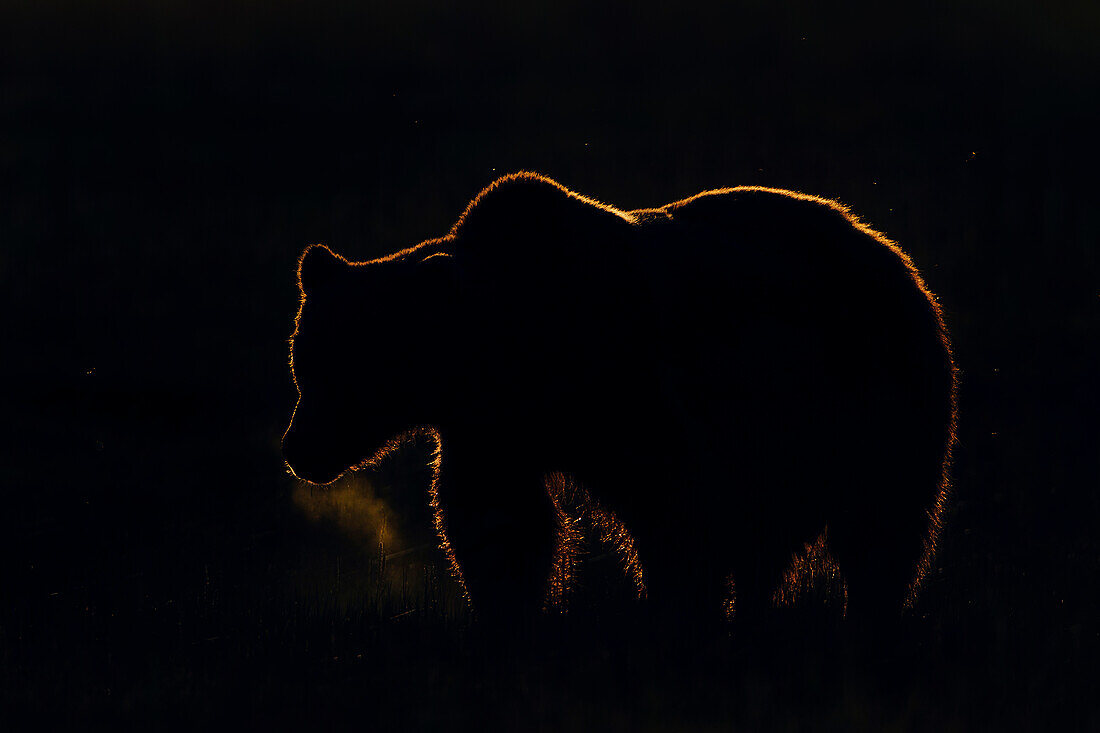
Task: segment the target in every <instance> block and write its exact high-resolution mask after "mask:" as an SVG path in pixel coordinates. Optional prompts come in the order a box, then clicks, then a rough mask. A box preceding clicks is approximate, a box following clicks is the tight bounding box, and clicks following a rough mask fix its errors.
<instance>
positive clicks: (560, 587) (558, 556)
mask: <svg viewBox="0 0 1100 733" xmlns="http://www.w3.org/2000/svg"><path fill="white" fill-rule="evenodd" d="M513 181H537V182H541V183H544V184H548V185H550V186H553V187H555V188H557V189H558V190H560V191H561V192H562V193H564V194H565V195H566V196H568V197H570V198H573V199H576V200H578V201H581V202H583V203H585V204H588V205H591V206H595V207H597V208H600V209H602V210H604V211H607V212H608V213H611V214H614V215H615V216H618V217H620V218H622V219H623V220H624V221H626V222H628V223H630V224H632V225H639V224H640V223H641V222H642V221H643V220H644V216H643V215H645V214H655V213H660V214H663V215H665V216H668V217H670V218H674V213H675V210H676V209H678V208H680V207H682V206H684V205H686V204H688V203H691V202H693V201H695V200H697V199H700V198H703V197H706V196H716V195H725V194H730V193H739V192H745V193H754V192H759V193H770V194H776V195H780V196H785V197H787V198H791V199H795V200H799V201H807V202H812V203H816V204H819V205H822V206H825V207H828V208H830V209H832V210H833V211H836V212H838V213H840V214H841V215H842V216H844V218H845V219H846V220H847V221H848V223H849V224H851V226H852V227H854V228H855V229H857V230H858V231H860V232H862V233H863V234H865V235H867V236H870V237H872V238H873V239H875V240H876V241H877V242H878V243H879V244H881V245H882V246H884V247H887V248H888V249H890V250H891V251H892V252H893V253H894V254H895V255H896V256H897V257H898V258H899V259H900V260H901V261H902V262H903V263H904V265H905V267H906V268H907V270H908V272H909V276H910V278H911V279H912V281H913V283H914V284H915V285H916V286H917V288H918V289H919V290H920V291H921V293H923V294H924V296H925V298H926V299H927V300H928V302H929V304H930V305H931V307H932V310H933V312H934V314H935V318H936V321H937V325H938V328H939V334H940V340H941V343H942V345H943V348H944V352H945V354H946V356H947V359H948V362H949V366H950V373H951V390H950V395H949V400H950V402H949V424H948V426H947V427H948V436H947V442H946V445H945V447H944V459H943V463H942V472H941V475H940V484H939V490H938V492H937V495H936V499H935V501H934V502H933V505H932V507H931V508H930V509H928V510H927V515H928V530H927V532H926V533H925V536H924V538H923V547H922V552H921V555H920V559H919V560H918V561H917V564H916V567H915V568H914V574H913V578H912V580H911V582H910V583H909V585H908V587H907V590H906V593H905V598H904V602H903V608H905V609H911V608H912V607H913V604H914V603H915V601H916V598H917V595H918V593H919V591H920V588H921V586H922V585H923V582H924V580H925V578H926V577H927V576H928V574H929V572H930V571H931V569H932V566H933V562H934V559H935V554H936V547H937V544H938V541H939V537H940V534H941V532H942V530H943V520H944V512H945V511H946V507H947V503H948V500H949V499H950V494H951V489H952V486H951V476H950V469H951V464H952V454H953V450H954V447H955V445H956V442H957V437H956V434H957V420H958V367H957V366H956V364H955V361H954V355H953V350H952V346H951V340H950V337H949V335H948V333H947V328H946V325H945V323H944V319H943V309H942V308H941V306H940V304H939V301H938V300H937V298H936V296H935V295H934V294H933V293H932V292H931V291H930V290H929V289H928V286H927V285H926V284H925V282H924V280H923V278H922V277H921V276H920V273H919V272H918V270H917V268H916V267H915V266H914V265H913V262H912V260H911V259H910V258H909V256H908V255H907V254H906V253H905V252H904V251H903V250H902V249H901V247H899V246H898V244H897V243H896V242H894V241H893V240H891V239H889V238H888V237H887V236H886V235H884V234H883V233H881V232H879V231H876V230H875V229H873V228H871V227H870V226H868V225H867V224H865V223H863V222H862V221H860V219H859V218H858V217H857V216H856V215H855V214H853V213H852V212H851V210H850V209H848V207H847V206H844V205H843V204H841V203H839V202H837V201H833V200H831V199H827V198H822V197H820V196H813V195H810V194H805V193H800V192H797V191H789V190H785V189H779V188H767V187H763V186H736V187H732V188H719V189H714V190H710V191H704V192H702V193H699V194H696V195H694V196H690V197H688V198H685V199H682V200H680V201H675V202H673V203H670V204H666V205H664V206H660V207H654V208H647V209H634V210H631V211H625V210H622V209H618V208H616V207H614V206H610V205H608V204H605V203H602V202H600V201H598V200H596V199H593V198H590V197H587V196H583V195H581V194H578V193H576V192H574V191H570V190H569V189H568V188H566V187H565V186H562V185H561V184H560V183H558V182H557V181H554V180H553V179H551V178H548V177H546V176H543V175H540V174H538V173H534V172H529V171H520V172H517V173H512V174H510V175H506V176H503V177H501V178H498V179H497V180H495V181H493V182H492V183H491V184H489V185H488V186H486V187H485V188H484V189H482V190H481V191H480V192H479V193H478V194H477V196H475V197H474V199H473V200H472V201H471V202H470V203H469V204H468V205H467V206H466V208H465V210H464V211H463V212H462V215H461V216H460V217H459V218H458V220H457V221H456V222H455V223H454V225H453V226H452V227H451V228H450V230H449V231H448V233H447V234H446V235H444V236H442V237H437V238H434V239H428V240H425V241H423V242H421V243H419V244H416V245H414V246H412V247H408V248H406V249H402V250H400V251H398V252H394V253H392V254H389V255H386V256H384V257H379V258H376V259H373V260H368V261H364V262H354V261H351V260H348V259H346V258H345V257H343V256H341V255H339V254H337V253H336V252H333V251H332V250H331V249H329V248H328V247H326V246H325V245H323V244H313V245H310V246H309V247H306V248H305V249H304V250H303V251H302V254H301V256H300V257H299V258H298V265H297V272H296V276H297V282H298V294H299V298H298V312H297V313H296V314H295V316H294V331H293V333H292V334H291V336H290V339H289V346H290V370H291V378H292V379H293V380H294V386H295V389H296V390H297V392H298V398H297V400H296V401H295V405H294V411H293V412H292V413H291V419H290V424H289V425H288V426H287V429H286V431H284V433H283V439H284V440H285V438H286V435H287V433H289V432H290V427H291V426H292V425H293V424H294V417H295V415H296V414H297V411H298V405H299V404H300V403H301V398H302V392H301V388H300V386H299V385H298V380H297V377H296V376H295V374H294V339H295V337H296V336H297V335H298V328H299V326H300V323H301V318H302V311H303V309H304V307H305V303H306V291H305V287H304V286H303V284H302V263H303V262H304V261H305V258H306V256H307V254H308V253H309V251H310V250H311V249H313V248H314V247H320V248H323V249H325V250H326V251H327V252H328V253H329V254H331V255H332V256H333V257H334V258H335V259H336V260H338V261H339V262H341V263H343V264H344V265H346V266H348V267H351V268H357V267H366V266H369V265H376V264H381V263H385V262H394V261H400V260H407V259H411V258H415V257H419V258H420V261H423V260H426V259H429V258H431V257H437V256H448V257H449V256H453V255H452V253H451V252H449V251H448V250H447V246H448V245H450V244H451V243H452V242H453V241H454V240H455V237H456V235H457V234H458V232H459V230H460V229H461V227H462V224H463V222H465V221H466V220H467V218H468V217H469V216H470V214H471V212H473V211H474V210H475V209H476V208H477V206H478V205H479V204H480V203H481V202H482V201H483V200H484V199H485V197H486V196H488V195H489V194H491V193H492V192H493V191H495V190H496V189H498V188H500V187H501V186H502V185H504V184H507V183H510V182H513ZM417 436H419V437H426V438H428V439H429V440H431V441H433V442H434V449H433V451H432V454H431V455H432V457H431V461H430V467H431V471H432V480H431V487H430V489H429V491H430V506H431V509H432V515H433V523H434V525H435V531H436V534H437V536H438V538H439V547H440V549H441V550H442V552H443V553H444V556H445V557H446V558H447V562H448V564H449V565H450V571H451V575H452V576H453V577H454V579H455V580H456V581H457V582H458V584H459V586H460V588H461V589H462V593H463V596H464V598H465V599H466V601H467V603H470V601H471V599H470V596H469V592H468V589H467V586H466V583H465V581H464V578H463V574H462V567H461V565H460V563H459V561H458V558H457V557H456V556H455V553H454V549H453V548H452V547H451V543H450V540H449V539H448V536H447V526H446V519H445V517H444V511H443V508H442V506H441V504H440V501H439V493H438V483H439V477H440V471H441V465H442V451H443V445H442V438H441V437H440V434H439V431H438V430H437V429H436V428H434V427H431V426H419V427H416V428H413V429H412V430H408V431H406V432H403V433H402V434H400V435H399V436H397V437H395V438H393V439H391V440H389V441H387V442H386V443H385V444H384V445H383V446H382V447H381V448H379V449H378V450H377V451H376V452H375V453H374V454H373V455H371V456H370V457H369V458H367V459H365V460H363V461H361V462H360V463H358V464H355V465H354V466H349V467H348V468H347V469H345V470H344V471H342V472H341V473H340V474H339V475H338V476H337V477H336V478H335V479H333V480H332V481H330V482H327V483H326V484H324V485H330V484H332V483H333V482H335V481H336V480H338V479H339V478H340V477H341V476H343V475H344V474H345V473H347V472H348V471H353V470H360V469H364V468H369V467H372V466H375V465H377V464H378V463H379V462H381V461H382V460H384V459H385V458H386V457H387V456H389V455H391V454H392V453H393V452H395V451H396V450H397V449H398V448H399V447H400V446H401V445H402V444H403V443H404V442H406V441H407V440H409V439H411V438H413V437H417ZM284 463H286V462H285V461H284ZM286 467H287V470H288V472H289V473H290V474H291V475H294V476H295V478H299V479H300V480H304V479H301V477H299V476H297V474H295V473H294V470H293V468H291V466H290V465H289V463H286ZM311 483H312V482H311ZM545 488H546V490H547V491H548V492H549V494H550V498H551V500H552V502H553V505H554V511H555V513H556V515H557V519H558V521H559V527H560V529H559V533H558V534H559V536H558V538H557V540H556V543H555V548H554V556H553V557H554V559H553V567H552V570H551V573H550V577H549V579H548V584H547V591H546V598H545V608H559V609H562V608H564V607H565V604H566V600H567V591H568V585H569V583H570V582H571V580H572V578H573V576H574V574H575V564H576V558H577V553H578V552H579V548H580V547H581V546H582V543H583V540H584V538H583V537H580V536H579V534H578V533H579V527H578V525H579V524H580V522H581V519H582V517H583V518H586V519H587V520H588V521H589V522H590V523H591V525H592V527H593V528H594V529H595V531H596V532H597V533H599V536H600V538H601V540H602V541H604V542H607V543H608V544H609V545H610V546H611V547H612V548H613V551H614V552H615V553H616V554H617V555H618V557H619V561H620V564H621V565H622V568H623V572H624V573H625V574H626V576H627V578H628V579H629V580H630V581H631V582H632V583H633V585H634V588H635V592H636V596H637V597H638V598H643V597H644V596H645V593H646V587H645V580H644V570H643V568H642V565H641V563H640V561H639V560H638V554H637V550H636V547H635V545H634V539H633V537H632V536H631V534H630V532H629V531H628V530H627V528H626V527H625V526H624V525H623V524H622V523H621V522H620V521H619V520H618V518H617V517H615V515H614V514H612V513H611V512H609V511H607V510H605V509H603V508H602V507H601V506H600V505H599V503H598V502H596V501H595V500H594V499H593V498H592V497H591V495H590V494H589V493H588V492H587V491H586V490H585V489H584V488H583V487H581V486H580V485H578V484H576V482H574V481H572V480H571V479H569V477H567V476H565V475H563V474H551V475H549V476H547V478H546V485H545ZM811 576H816V577H823V578H826V579H827V581H828V582H834V583H839V587H841V588H843V594H842V603H843V607H845V608H846V605H847V588H846V585H845V584H844V582H843V577H842V576H841V575H840V569H839V568H838V567H837V565H836V562H835V560H833V559H832V556H831V555H830V554H829V552H828V548H827V543H826V535H825V532H823V533H822V534H821V535H820V536H819V537H818V538H817V540H815V541H814V542H813V543H810V544H807V545H806V548H805V553H804V554H803V555H800V556H796V557H794V558H792V564H791V566H790V567H789V569H788V570H787V571H786V573H785V574H784V576H783V579H782V583H781V585H780V587H779V588H778V589H777V590H776V592H775V594H774V595H773V597H772V602H773V604H775V605H787V604H791V603H794V602H796V601H797V600H799V598H801V597H802V596H803V594H804V592H805V590H804V589H805V587H806V583H807V582H808V579H809V578H811ZM728 586H729V588H728V590H729V593H728V595H727V599H726V600H725V601H724V604H725V610H726V614H727V616H728V617H730V618H732V616H733V613H734V610H735V607H736V588H735V585H734V581H733V579H732V578H730V579H729V581H728Z"/></svg>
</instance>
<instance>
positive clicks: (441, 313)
mask: <svg viewBox="0 0 1100 733" xmlns="http://www.w3.org/2000/svg"><path fill="white" fill-rule="evenodd" d="M297 274H298V285H299V291H300V304H299V309H298V313H297V315H296V316H295V321H294V324H295V326H294V332H293V334H292V336H291V338H290V366H291V374H292V377H293V379H294V383H295V385H296V386H297V389H298V401H297V403H296V405H295V407H294V410H293V414H292V417H291V422H290V425H289V426H288V428H287V430H286V432H285V434H284V436H283V442H282V449H283V456H284V459H285V461H286V464H287V467H288V468H289V470H290V471H291V472H292V473H293V474H294V475H295V476H296V477H298V478H300V479H303V480H306V481H309V482H313V483H317V484H326V483H330V482H332V481H334V480H336V479H337V478H338V477H339V476H340V475H342V474H343V473H344V472H345V471H347V470H351V469H355V468H362V467H366V466H370V465H374V464H377V462H378V461H380V460H382V459H383V458H384V457H385V456H386V455H387V454H389V453H391V452H392V451H393V450H395V449H397V448H398V447H399V446H400V445H401V443H402V440H404V439H406V438H407V437H408V436H410V435H420V436H425V435H426V436H429V437H430V438H431V439H432V440H433V441H435V445H436V447H437V450H436V451H435V452H434V453H433V458H432V460H433V461H434V463H433V477H434V479H433V485H432V493H431V502H432V506H433V508H434V509H435V517H436V529H437V531H438V534H439V537H440V543H441V547H442V548H443V549H444V551H445V552H446V554H447V557H448V558H449V560H450V562H451V565H452V570H453V572H454V575H455V577H456V578H458V579H459V580H460V582H461V584H462V587H463V588H464V590H465V592H466V593H467V595H468V598H469V600H470V602H471V605H472V607H473V609H474V611H475V614H476V615H478V616H484V617H492V618H495V619H496V620H498V621H500V622H501V623H505V622H507V620H508V619H510V618H515V617H516V616H517V614H529V613H533V612H537V609H538V608H540V607H544V606H545V603H546V598H547V593H548V592H547V583H548V578H550V577H551V576H555V575H556V576H557V581H558V585H559V586H560V583H561V572H560V568H558V570H555V569H554V566H555V564H559V565H560V563H561V560H562V558H561V557H560V554H561V548H562V546H563V540H562V537H563V536H564V535H563V531H564V530H563V526H562V525H563V522H564V523H568V521H567V520H568V517H567V516H566V514H565V513H564V512H563V511H562V507H561V502H559V501H556V499H555V492H554V491H551V490H549V487H552V486H554V485H557V486H558V487H559V489H560V487H561V485H562V484H563V482H565V483H568V484H571V485H574V486H576V487H580V488H581V490H582V495H583V496H585V497H589V496H590V497H592V498H593V500H594V501H595V502H598V507H599V508H600V509H599V511H600V512H602V514H601V516H607V517H610V518H611V519H612V521H613V523H614V526H615V527H618V528H625V532H618V536H621V537H625V540H624V543H621V544H624V546H629V549H630V552H631V553H632V554H633V555H632V557H631V559H630V560H631V562H630V563H628V565H629V567H628V570H629V571H630V572H633V573H635V574H636V575H637V577H638V585H639V595H640V596H642V595H644V596H645V597H646V598H647V599H648V600H647V602H649V603H652V604H654V607H656V608H660V607H662V606H664V607H668V608H673V609H685V610H686V609H694V610H699V609H702V610H701V611H700V612H701V613H709V610H710V609H713V610H714V611H715V612H716V613H717V612H718V611H719V610H720V609H725V610H726V612H727V615H728V613H729V611H730V608H728V607H727V606H729V605H730V604H732V603H733V601H732V598H733V597H734V595H735V597H736V609H737V612H738V613H739V614H740V613H743V612H746V611H747V612H749V613H756V612H759V611H762V610H766V609H768V608H769V607H771V606H774V605H775V604H776V603H778V602H779V599H780V598H781V596H782V595H783V594H782V589H781V588H778V586H779V585H780V584H781V582H782V581H783V578H784V577H788V578H789V576H790V575H791V571H790V570H788V568H789V567H790V566H791V563H792V558H797V556H798V554H799V552H800V551H802V548H806V550H807V551H809V550H810V548H812V547H813V548H817V550H815V552H817V556H821V557H824V556H825V554H823V553H825V552H826V551H825V550H824V549H823V547H824V546H823V544H822V543H824V542H827V555H828V557H829V559H830V561H831V562H832V561H835V564H836V565H838V566H839V570H840V573H841V574H842V576H843V580H844V587H845V588H846V597H845V603H846V607H847V609H848V612H849V615H859V616H861V617H863V618H868V619H872V618H888V617H893V616H900V614H901V613H902V612H903V611H904V609H906V608H911V606H912V604H913V602H914V600H915V598H916V595H917V592H918V590H919V588H920V586H921V583H922V580H923V579H924V577H925V576H926V574H927V573H928V571H929V569H930V568H931V566H932V562H933V554H934V551H935V547H936V543H937V539H938V537H939V534H940V531H941V525H942V520H943V514H944V509H945V506H946V503H947V500H948V496H949V492H950V483H949V466H950V460H951V451H952V446H953V444H954V441H955V423H956V382H957V374H956V372H957V370H956V367H955V363H954V360H953V356H952V349H951V343H950V339H949V336H948V332H947V328H946V326H945V323H944V318H943V313H942V310H941V308H940V306H939V304H938V302H937V299H936V298H935V296H934V295H933V294H932V293H931V292H930V291H929V289H928V288H927V287H926V285H925V284H924V282H923V280H922V279H921V276H920V274H919V273H918V271H917V269H916V268H915V266H914V265H913V263H912V261H911V260H910V258H909V257H908V256H907V255H906V254H905V253H904V252H903V251H902V250H901V249H900V248H899V247H898V245H897V244H895V243H894V242H892V241H891V240H889V239H888V238H887V237H886V236H884V235H883V234H881V233H879V232H877V231H875V230H873V229H872V228H871V227H869V226H867V225H866V224H864V223H862V222H861V221H860V220H859V219H858V218H857V217H856V216H855V215H854V214H852V213H851V212H850V211H849V210H848V209H847V208H846V207H845V206H843V205H841V204H839V203H837V202H835V201H831V200H828V199H824V198H820V197H817V196H812V195H807V194H802V193H797V192H792V191H787V190H781V189H772V188H763V187H755V186H741V187H734V188H724V189H716V190H709V191H705V192H703V193H700V194H698V195H695V196H692V197H690V198H687V199H683V200H680V201H676V202H674V203H670V204H667V205H664V206H659V207H655V208H649V209H636V210H623V209H618V208H615V207H613V206H610V205H607V204H604V203H602V202H599V201H597V200H595V199H592V198H589V197H586V196H583V195H580V194H578V193H575V192H573V191H570V190H569V189H567V188H566V187H564V186H562V185H561V184H559V183H557V182H556V181H554V180H552V179H550V178H548V177H545V176H542V175H539V174H537V173H530V172H520V173H515V174H511V175H508V176H504V177H502V178H500V179H498V180H496V181H494V182H493V183H492V184H490V185H489V186H488V187H486V188H485V189H483V190H482V191H481V192H480V193H479V194H478V195H477V196H476V197H475V198H474V199H473V201H471V202H470V203H469V205H467V206H466V208H465V211H464V212H463V213H462V214H461V216H460V217H459V218H458V220H457V221H456V223H455V224H454V225H453V226H452V227H451V229H450V231H449V232H448V233H447V234H445V235H444V236H441V237H438V238H436V239H430V240H427V241H424V242H421V243H419V244H416V245H415V246H412V247H409V248H406V249H401V250H399V251H396V252H394V253H393V254H391V255H388V256H385V257H380V258H378V259H374V260H370V261H367V262H352V261H348V260H347V259H345V258H344V257H342V256H340V255H338V254H336V253H334V252H333V251H332V250H330V249H329V248H328V247H326V246H323V245H312V246H310V247H308V248H306V249H305V251H304V252H303V253H302V256H301V258H300V260H299V263H298V273H297ZM560 493H561V492H560V490H559V491H558V495H560ZM626 532H628V534H626ZM565 544H568V543H565ZM785 572H786V575H785ZM642 573H644V580H643V578H642ZM555 592H556V594H557V595H558V596H560V595H561V589H560V587H559V588H558V589H557V591H555ZM552 595H553V594H552Z"/></svg>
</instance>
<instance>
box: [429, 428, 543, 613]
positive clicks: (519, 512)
mask: <svg viewBox="0 0 1100 733" xmlns="http://www.w3.org/2000/svg"><path fill="white" fill-rule="evenodd" d="M489 447H492V448H497V449H498V450H487V448H489ZM499 448H500V443H499V441H497V442H495V443H492V444H490V443H489V442H487V441H480V442H477V443H474V442H472V441H471V442H465V441H446V440H445V441H444V444H443V455H442V467H441V474H440V477H439V483H438V486H437V489H436V492H437V497H438V501H439V505H440V510H441V515H442V520H443V525H444V528H445V529H444V531H445V533H446V538H445V539H446V541H447V542H448V543H449V545H450V548H451V551H452V553H453V556H454V559H455V561H456V562H457V565H458V570H459V572H460V573H461V576H462V579H463V581H464V583H465V585H466V590H467V592H468V594H469V599H470V604H471V606H472V608H473V611H474V614H475V616H476V617H477V618H478V620H479V621H480V622H482V623H483V624H485V626H486V627H487V628H488V629H489V630H490V631H491V632H493V633H507V632H508V631H509V630H510V629H515V628H517V627H518V626H519V625H521V623H522V622H523V621H524V620H530V619H531V618H534V617H535V616H536V615H537V614H538V612H539V611H540V610H541V609H542V607H543V604H544V603H545V600H546V592H547V582H548V578H549V576H550V571H551V565H552V562H553V552H554V546H555V539H556V536H557V519H556V514H555V511H554V506H553V503H552V502H551V500H550V497H549V495H548V494H547V492H546V490H545V487H544V480H543V477H542V476H541V474H539V473H537V472H533V471H530V470H528V469H526V468H523V467H521V466H519V465H517V464H519V463H520V462H519V461H518V460H516V456H514V455H511V454H510V453H509V451H505V450H499Z"/></svg>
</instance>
